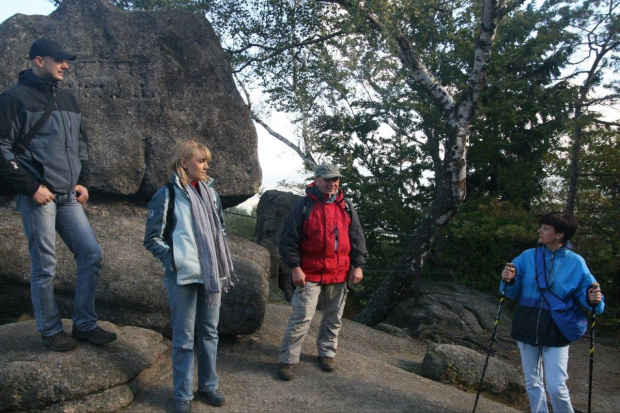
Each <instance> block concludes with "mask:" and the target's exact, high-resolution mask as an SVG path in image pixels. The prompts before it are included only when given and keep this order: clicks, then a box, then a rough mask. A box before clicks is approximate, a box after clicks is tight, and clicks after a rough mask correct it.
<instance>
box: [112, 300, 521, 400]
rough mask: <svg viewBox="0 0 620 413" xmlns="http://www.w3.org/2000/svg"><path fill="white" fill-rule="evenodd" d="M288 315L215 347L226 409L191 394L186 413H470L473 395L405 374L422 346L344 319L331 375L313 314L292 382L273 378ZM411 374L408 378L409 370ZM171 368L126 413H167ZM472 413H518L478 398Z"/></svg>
mask: <svg viewBox="0 0 620 413" xmlns="http://www.w3.org/2000/svg"><path fill="white" fill-rule="evenodd" d="M290 313H291V308H290V306H288V305H281V304H269V305H268V306H267V313H266V316H265V322H264V323H263V327H262V328H261V329H260V330H259V331H258V332H256V333H255V334H254V335H252V336H249V337H244V338H240V339H237V340H234V341H224V340H222V341H220V348H219V353H218V374H219V375H220V389H221V391H222V392H223V393H224V394H225V395H226V397H227V403H226V405H225V406H223V407H220V408H214V407H211V406H209V405H208V404H207V402H206V401H205V400H204V398H203V397H201V396H199V395H197V396H196V398H195V399H194V402H193V404H192V411H194V412H205V411H212V410H213V411H215V410H217V411H222V412H224V411H232V412H239V411H287V412H291V411H315V412H317V411H321V412H334V411H349V412H361V411H366V412H376V411H382V412H383V411H416V412H465V411H471V408H472V407H473V404H474V398H475V394H473V393H468V392H465V391H462V390H459V389H456V388H454V387H451V386H447V385H444V384H440V383H436V382H434V381H431V380H429V379H426V378H423V377H421V376H419V375H417V374H415V373H413V372H411V371H415V370H416V369H419V366H420V365H421V362H422V359H423V357H424V353H425V350H426V344H425V343H423V342H420V341H415V340H413V339H411V338H400V337H394V336H391V335H389V334H386V333H383V332H380V331H377V330H374V329H372V328H369V327H366V326H364V325H362V324H359V323H355V322H352V321H349V320H343V321H344V325H343V329H342V331H341V334H340V345H339V348H340V350H339V351H338V356H337V358H336V361H337V366H336V370H335V371H334V372H332V373H325V372H323V371H322V370H321V369H320V368H319V366H318V363H317V361H316V345H315V341H316V335H317V329H318V325H319V320H320V316H321V313H320V312H317V315H316V316H315V319H314V322H313V326H312V328H311V329H310V333H309V335H308V336H307V337H306V340H305V343H304V350H303V352H302V357H301V361H300V365H299V368H298V370H297V377H295V379H294V380H292V381H290V382H283V381H281V380H280V379H279V378H278V376H277V360H278V347H279V344H280V340H281V339H282V335H283V333H284V329H285V326H286V323H287V321H288V317H289V316H290ZM405 369H409V370H411V371H407V370H405ZM173 404H174V403H173V400H172V372H171V366H170V365H168V367H167V369H162V370H161V371H160V374H158V375H156V376H153V377H151V379H150V380H148V381H145V382H144V383H143V387H142V391H141V392H140V393H139V394H138V395H136V397H135V399H134V402H133V403H132V404H131V405H130V406H128V407H127V408H126V409H124V411H129V412H164V411H170V410H172V409H173ZM478 411H480V412H483V411H487V412H489V411H502V412H510V411H516V410H513V409H511V408H509V407H506V406H504V405H501V404H498V403H496V402H493V401H490V400H487V399H485V398H481V400H480V402H479V405H478Z"/></svg>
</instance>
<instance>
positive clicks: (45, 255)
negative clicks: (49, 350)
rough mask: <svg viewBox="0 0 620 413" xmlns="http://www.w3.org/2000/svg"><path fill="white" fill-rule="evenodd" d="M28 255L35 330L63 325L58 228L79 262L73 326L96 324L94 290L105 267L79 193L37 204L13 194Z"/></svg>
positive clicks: (45, 331)
mask: <svg viewBox="0 0 620 413" xmlns="http://www.w3.org/2000/svg"><path fill="white" fill-rule="evenodd" d="M15 201H16V204H17V210H18V211H19V213H20V215H21V218H22V224H23V226H24V232H25V233H26V238H27V239H28V252H29V254H30V292H31V295H32V305H33V307H34V316H35V319H36V322H37V330H38V331H39V332H40V333H41V334H42V335H44V336H52V335H54V334H56V333H58V332H60V331H61V330H62V321H61V319H60V315H59V313H58V307H57V305H56V300H55V298H54V284H53V281H54V277H55V276H56V263H57V258H56V232H58V235H60V238H62V240H63V241H64V243H65V244H66V245H67V247H68V248H69V250H70V251H71V252H72V253H73V256H74V257H75V261H76V274H75V297H74V308H73V316H72V318H73V325H74V326H75V327H76V328H78V329H79V330H81V331H90V330H92V329H94V328H95V327H97V314H96V313H95V292H96V290H97V283H98V282H99V277H98V275H99V270H100V269H101V249H100V248H99V244H97V240H96V239H95V234H94V233H93V230H92V228H91V227H90V224H89V222H88V218H86V214H85V213H84V209H83V208H82V205H81V204H80V203H78V202H77V201H76V200H75V193H70V194H66V195H56V198H55V199H54V200H53V201H52V202H49V203H47V204H46V205H39V204H37V203H36V202H34V201H33V200H32V199H31V198H29V197H27V196H25V195H17V196H16V197H15Z"/></svg>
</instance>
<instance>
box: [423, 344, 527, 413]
mask: <svg viewBox="0 0 620 413" xmlns="http://www.w3.org/2000/svg"><path fill="white" fill-rule="evenodd" d="M484 362H485V355H484V354H481V353H478V352H476V351H474V350H471V349H469V348H467V347H462V346H457V345H452V344H437V343H431V344H429V346H428V347H427V349H426V354H425V356H424V360H423V361H422V374H423V375H424V376H425V377H427V378H429V379H432V380H435V381H439V382H442V383H446V384H452V385H458V386H463V387H465V388H467V389H470V390H474V391H477V390H478V387H479V385H480V378H481V377H482V370H483V368H484ZM483 390H484V391H485V392H489V393H492V394H495V395H501V396H502V397H503V398H507V399H510V400H512V401H513V402H514V401H516V400H520V399H522V398H524V397H525V396H524V395H525V386H524V384H523V373H522V372H521V371H520V370H519V369H517V368H516V367H514V366H512V365H511V364H508V363H506V362H503V361H501V360H499V359H496V358H494V357H490V358H489V363H488V365H487V369H486V373H485V376H484V384H483Z"/></svg>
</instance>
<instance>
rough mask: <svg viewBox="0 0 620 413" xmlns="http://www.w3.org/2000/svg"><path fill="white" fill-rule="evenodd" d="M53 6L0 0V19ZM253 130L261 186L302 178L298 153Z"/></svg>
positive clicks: (281, 127) (34, 0)
mask: <svg viewBox="0 0 620 413" xmlns="http://www.w3.org/2000/svg"><path fill="white" fill-rule="evenodd" d="M54 9H55V7H54V5H53V4H52V3H51V2H49V1H48V0H2V7H1V8H0V22H3V21H4V20H6V19H8V18H9V17H11V16H13V15H14V14H16V13H21V14H38V15H48V14H50V13H51V12H52V11H54ZM78 64H79V62H78ZM270 126H271V128H272V129H274V130H276V131H277V132H279V133H281V134H283V135H285V134H286V133H287V131H289V130H290V125H288V124H287V122H285V121H282V122H274V123H272V124H271V125H270ZM256 131H257V132H258V157H259V160H260V164H261V168H262V170H263V187H264V188H265V189H275V188H276V186H277V183H278V182H280V181H282V180H288V181H294V182H300V181H302V180H303V178H302V174H301V173H300V171H301V169H302V161H301V159H300V158H299V156H298V155H297V154H296V153H295V152H293V151H292V150H291V149H289V148H288V146H286V145H285V144H283V143H281V142H280V141H278V140H277V139H275V138H273V137H271V136H270V135H269V134H268V133H267V132H265V130H264V129H263V128H262V127H261V126H260V125H256ZM257 202H258V199H252V200H248V201H246V204H248V205H251V204H255V203H257Z"/></svg>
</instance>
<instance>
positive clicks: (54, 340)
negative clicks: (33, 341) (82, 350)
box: [41, 330, 77, 351]
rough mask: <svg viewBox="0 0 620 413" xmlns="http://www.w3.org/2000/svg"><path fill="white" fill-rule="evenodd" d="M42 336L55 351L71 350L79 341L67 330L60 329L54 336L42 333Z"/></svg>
mask: <svg viewBox="0 0 620 413" xmlns="http://www.w3.org/2000/svg"><path fill="white" fill-rule="evenodd" d="M41 338H42V339H43V341H44V342H45V345H46V346H48V347H49V348H51V349H52V350H54V351H69V350H72V349H74V348H75V347H76V346H77V341H75V340H74V339H72V338H71V337H69V334H67V333H66V332H65V330H60V331H59V332H58V333H56V334H54V335H53V336H44V335H43V334H41Z"/></svg>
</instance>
